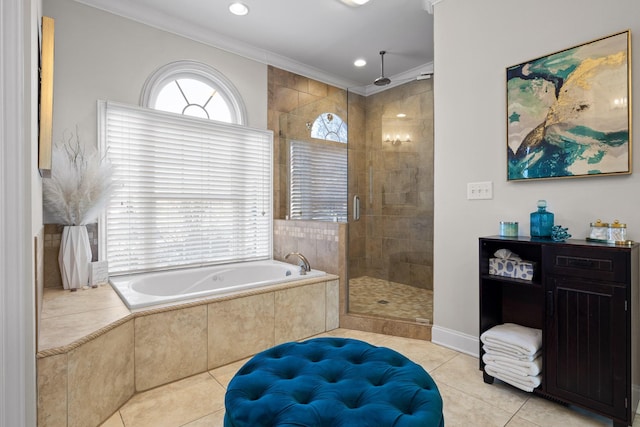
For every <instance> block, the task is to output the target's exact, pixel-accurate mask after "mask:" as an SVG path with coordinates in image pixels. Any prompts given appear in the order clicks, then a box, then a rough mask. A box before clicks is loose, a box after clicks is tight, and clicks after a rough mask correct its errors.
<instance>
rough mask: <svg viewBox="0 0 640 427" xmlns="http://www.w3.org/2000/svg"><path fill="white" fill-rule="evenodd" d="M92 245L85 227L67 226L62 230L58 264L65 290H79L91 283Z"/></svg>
mask: <svg viewBox="0 0 640 427" xmlns="http://www.w3.org/2000/svg"><path fill="white" fill-rule="evenodd" d="M90 263H91V244H90V243H89V233H88V232H87V227H86V226H84V225H67V226H65V227H64V229H63V230H62V240H61V241H60V253H59V255H58V264H60V274H61V275H62V286H63V287H64V289H71V290H73V289H78V288H82V287H83V286H86V285H87V283H88V281H89V264H90Z"/></svg>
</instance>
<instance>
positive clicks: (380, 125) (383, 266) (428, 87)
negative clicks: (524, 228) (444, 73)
mask: <svg viewBox="0 0 640 427" xmlns="http://www.w3.org/2000/svg"><path fill="white" fill-rule="evenodd" d="M347 98H348V105H349V110H348V112H349V117H348V123H349V200H354V198H356V197H357V198H358V199H359V201H360V203H359V219H355V218H354V216H353V215H349V261H348V266H349V268H348V278H349V281H348V311H349V313H352V314H362V315H367V316H377V317H384V318H392V319H402V320H406V321H414V322H418V323H427V324H429V323H432V321H433V80H432V79H418V80H412V81H410V82H407V83H405V84H402V85H399V86H396V87H392V88H390V89H387V90H385V91H382V92H379V93H376V94H373V95H370V96H367V97H364V96H361V95H357V94H354V93H351V92H349V93H348V96H347ZM352 208H353V207H352Z"/></svg>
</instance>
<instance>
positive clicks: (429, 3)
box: [422, 0, 443, 15]
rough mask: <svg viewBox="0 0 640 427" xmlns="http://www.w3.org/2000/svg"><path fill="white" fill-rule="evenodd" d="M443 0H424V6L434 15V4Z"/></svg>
mask: <svg viewBox="0 0 640 427" xmlns="http://www.w3.org/2000/svg"><path fill="white" fill-rule="evenodd" d="M441 1H443V0H422V8H423V9H424V10H426V11H427V13H429V14H430V15H433V6H435V5H436V4H438V3H440V2H441Z"/></svg>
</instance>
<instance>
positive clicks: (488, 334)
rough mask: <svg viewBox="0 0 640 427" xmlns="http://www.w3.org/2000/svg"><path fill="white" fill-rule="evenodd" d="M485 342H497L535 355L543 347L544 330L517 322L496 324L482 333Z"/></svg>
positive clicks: (519, 351) (481, 337) (502, 345)
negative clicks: (517, 323)
mask: <svg viewBox="0 0 640 427" xmlns="http://www.w3.org/2000/svg"><path fill="white" fill-rule="evenodd" d="M480 340H481V341H482V343H483V344H492V345H493V344H496V345H500V346H501V347H504V348H506V349H512V350H513V351H514V352H517V353H522V354H525V355H533V354H535V353H536V352H537V351H538V350H540V348H541V347H542V330H541V329H535V328H528V327H526V326H522V325H516V324H515V323H504V324H502V325H496V326H494V327H493V328H491V329H489V330H487V331H485V332H484V333H483V334H482V335H480Z"/></svg>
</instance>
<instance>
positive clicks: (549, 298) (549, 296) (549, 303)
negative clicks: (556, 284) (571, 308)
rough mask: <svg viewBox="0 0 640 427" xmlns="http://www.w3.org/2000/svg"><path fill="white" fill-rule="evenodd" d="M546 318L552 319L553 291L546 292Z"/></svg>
mask: <svg viewBox="0 0 640 427" xmlns="http://www.w3.org/2000/svg"><path fill="white" fill-rule="evenodd" d="M547 316H549V317H553V291H547Z"/></svg>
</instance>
